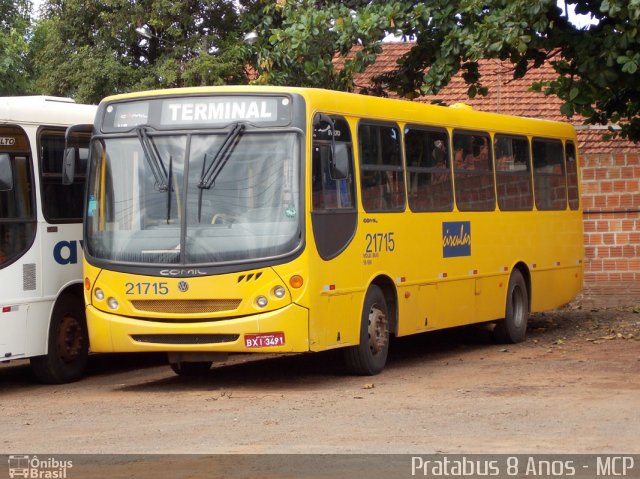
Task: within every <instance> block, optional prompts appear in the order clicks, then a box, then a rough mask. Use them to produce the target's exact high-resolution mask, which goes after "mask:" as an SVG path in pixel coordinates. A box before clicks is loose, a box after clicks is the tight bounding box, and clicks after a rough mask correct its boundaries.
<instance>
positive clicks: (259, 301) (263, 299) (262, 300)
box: [256, 296, 269, 308]
mask: <svg viewBox="0 0 640 479" xmlns="http://www.w3.org/2000/svg"><path fill="white" fill-rule="evenodd" d="M256 304H257V305H258V307H259V308H266V306H267V304H269V300H268V299H267V298H266V297H264V296H258V297H257V298H256Z"/></svg>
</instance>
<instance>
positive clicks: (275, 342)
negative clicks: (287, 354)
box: [244, 333, 284, 348]
mask: <svg viewBox="0 0 640 479" xmlns="http://www.w3.org/2000/svg"><path fill="white" fill-rule="evenodd" d="M244 345H245V346H246V347H247V348H271V347H274V346H284V333H265V334H245V335H244Z"/></svg>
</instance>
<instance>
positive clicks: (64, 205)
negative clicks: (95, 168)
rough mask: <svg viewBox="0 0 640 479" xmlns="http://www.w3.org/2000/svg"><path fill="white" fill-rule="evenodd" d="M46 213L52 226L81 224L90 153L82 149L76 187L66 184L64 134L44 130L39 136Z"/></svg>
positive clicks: (77, 164)
mask: <svg viewBox="0 0 640 479" xmlns="http://www.w3.org/2000/svg"><path fill="white" fill-rule="evenodd" d="M39 147H40V178H41V181H40V183H41V191H42V213H43V214H44V217H45V218H46V219H47V221H48V222H50V223H60V222H68V221H72V222H80V221H81V220H82V206H83V202H82V201H78V198H82V195H83V194H84V181H85V176H84V175H85V169H86V161H87V156H88V150H86V149H80V152H79V153H80V155H79V158H78V161H76V171H75V175H74V180H73V184H71V185H63V184H62V162H63V156H64V130H44V131H42V132H41V133H40V136H39Z"/></svg>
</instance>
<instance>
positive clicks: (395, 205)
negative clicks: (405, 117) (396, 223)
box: [358, 123, 405, 212]
mask: <svg viewBox="0 0 640 479" xmlns="http://www.w3.org/2000/svg"><path fill="white" fill-rule="evenodd" d="M358 144H359V147H360V189H361V192H362V193H361V194H362V206H363V207H364V210H365V211H367V212H373V211H381V212H385V211H389V212H391V211H403V210H404V205H405V199H404V197H405V188H404V168H403V164H402V150H401V146H400V130H399V128H398V127H397V126H396V125H392V126H391V125H380V124H365V123H361V124H360V125H359V126H358Z"/></svg>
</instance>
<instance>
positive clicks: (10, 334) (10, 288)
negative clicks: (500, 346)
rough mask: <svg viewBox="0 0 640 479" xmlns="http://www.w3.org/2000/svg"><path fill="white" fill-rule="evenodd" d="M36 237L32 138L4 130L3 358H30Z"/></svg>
mask: <svg viewBox="0 0 640 479" xmlns="http://www.w3.org/2000/svg"><path fill="white" fill-rule="evenodd" d="M35 236H36V217H35V207H34V190H33V175H32V171H31V149H30V147H29V139H28V137H27V135H26V133H25V132H24V131H23V130H22V129H21V128H19V127H16V126H8V125H0V285H1V287H0V359H11V358H15V357H20V356H23V355H24V354H25V349H26V332H27V315H28V307H29V306H28V303H29V302H30V301H31V300H33V299H34V298H36V297H37V296H39V292H38V290H37V282H36V265H37V263H38V256H37V248H32V245H33V242H34V239H35Z"/></svg>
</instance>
